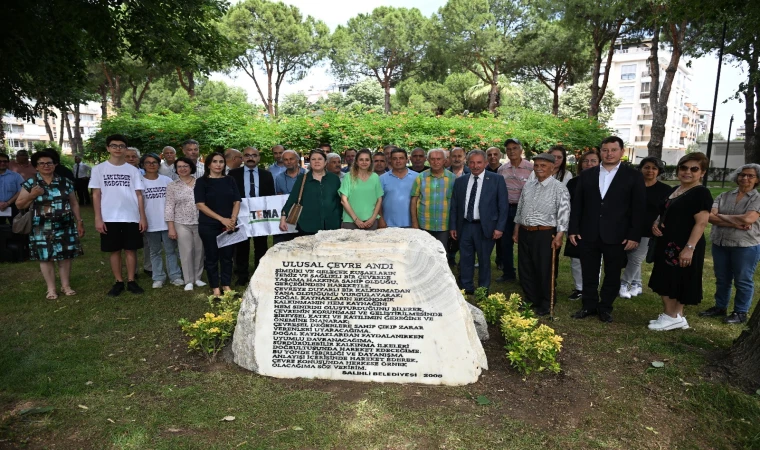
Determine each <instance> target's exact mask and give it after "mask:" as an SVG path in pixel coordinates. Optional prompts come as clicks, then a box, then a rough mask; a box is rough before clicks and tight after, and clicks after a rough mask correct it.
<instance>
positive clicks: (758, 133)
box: [752, 82, 760, 164]
mask: <svg viewBox="0 0 760 450" xmlns="http://www.w3.org/2000/svg"><path fill="white" fill-rule="evenodd" d="M752 141H753V142H754V144H753V147H754V149H755V151H754V153H753V156H752V162H753V163H754V164H760V82H755V131H754V133H752Z"/></svg>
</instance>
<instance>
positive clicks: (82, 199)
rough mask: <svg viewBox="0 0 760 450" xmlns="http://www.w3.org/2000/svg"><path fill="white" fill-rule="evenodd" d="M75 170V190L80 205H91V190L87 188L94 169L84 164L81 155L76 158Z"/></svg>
mask: <svg viewBox="0 0 760 450" xmlns="http://www.w3.org/2000/svg"><path fill="white" fill-rule="evenodd" d="M73 169H74V170H73V171H72V172H74V189H75V190H76V192H77V200H79V204H80V205H89V204H91V203H92V202H91V201H90V190H89V189H88V188H87V186H88V185H89V184H90V173H91V171H92V169H90V166H88V165H87V164H85V163H83V162H82V157H81V156H79V155H76V156H75V157H74V167H73Z"/></svg>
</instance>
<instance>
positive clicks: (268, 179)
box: [229, 147, 275, 286]
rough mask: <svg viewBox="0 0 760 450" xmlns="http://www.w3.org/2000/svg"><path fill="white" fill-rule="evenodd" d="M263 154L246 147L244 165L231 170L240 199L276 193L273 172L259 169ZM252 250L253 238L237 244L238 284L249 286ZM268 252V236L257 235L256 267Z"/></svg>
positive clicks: (255, 248) (254, 256)
mask: <svg viewBox="0 0 760 450" xmlns="http://www.w3.org/2000/svg"><path fill="white" fill-rule="evenodd" d="M260 160H261V156H260V155H259V151H258V149H256V148H253V147H246V149H245V150H243V164H244V166H243V167H240V168H237V169H232V170H230V174H229V176H231V177H232V178H233V179H234V180H235V183H236V184H237V187H238V191H240V200H241V201H244V202H245V201H246V199H247V198H253V197H266V196H268V195H275V189H274V178H273V177H272V173H271V172H269V171H267V170H264V169H259V161H260ZM250 252H251V240H250V239H246V240H245V241H242V242H240V243H238V244H235V275H236V276H237V282H236V284H237V286H248V283H249V282H250V276H251V273H250V271H249V267H250V262H249V255H250ZM266 252H267V236H256V237H254V238H253V261H254V263H255V264H256V267H258V265H259V261H261V258H263V257H264V254H266Z"/></svg>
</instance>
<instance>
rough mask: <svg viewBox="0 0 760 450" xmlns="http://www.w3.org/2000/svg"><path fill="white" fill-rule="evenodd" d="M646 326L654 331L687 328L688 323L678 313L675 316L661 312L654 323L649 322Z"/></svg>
mask: <svg viewBox="0 0 760 450" xmlns="http://www.w3.org/2000/svg"><path fill="white" fill-rule="evenodd" d="M648 328H649V329H650V330H654V331H668V330H677V329H686V328H689V323H688V322H686V319H684V318H683V317H682V316H681V315H680V314H679V315H678V316H676V317H675V318H674V317H670V316H668V315H667V314H663V315H661V316H660V318H659V319H658V320H657V321H656V322H655V323H650V324H649V327H648Z"/></svg>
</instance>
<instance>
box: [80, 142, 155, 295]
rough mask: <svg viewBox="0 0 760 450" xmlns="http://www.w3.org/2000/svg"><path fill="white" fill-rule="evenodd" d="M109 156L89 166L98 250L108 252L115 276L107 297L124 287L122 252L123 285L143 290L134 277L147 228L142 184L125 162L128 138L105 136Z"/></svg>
mask: <svg viewBox="0 0 760 450" xmlns="http://www.w3.org/2000/svg"><path fill="white" fill-rule="evenodd" d="M106 148H107V149H108V153H109V154H110V155H111V157H110V158H109V159H108V160H107V161H105V162H103V163H100V164H98V165H97V166H95V167H93V168H92V173H91V176H90V186H89V187H90V189H92V204H93V211H94V212H95V229H96V230H97V231H98V233H100V250H101V251H103V252H107V253H110V254H111V256H110V262H111V271H112V272H113V276H114V278H115V279H116V282H115V283H114V285H113V287H111V290H110V291H108V294H107V295H108V296H109V297H116V296H118V295H119V294H121V293H122V292H123V291H124V288H125V286H124V278H123V275H122V272H121V271H122V261H121V252H122V250H123V251H124V254H125V257H126V262H127V283H126V289H127V290H128V291H129V292H131V293H133V294H142V293H143V289H142V288H141V287H140V286H139V285H138V284H137V282H136V281H135V272H136V267H137V250H138V249H141V248H143V237H142V233H143V232H145V231H146V230H147V229H148V220H147V218H146V217H145V205H144V203H143V196H142V192H143V190H144V184H143V179H142V176H141V175H140V172H139V171H138V170H137V168H136V167H134V166H132V165H130V164H127V163H126V161H125V160H124V154H125V153H126V151H127V138H125V137H124V136H122V135H119V134H114V135H111V136H108V137H107V138H106Z"/></svg>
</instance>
